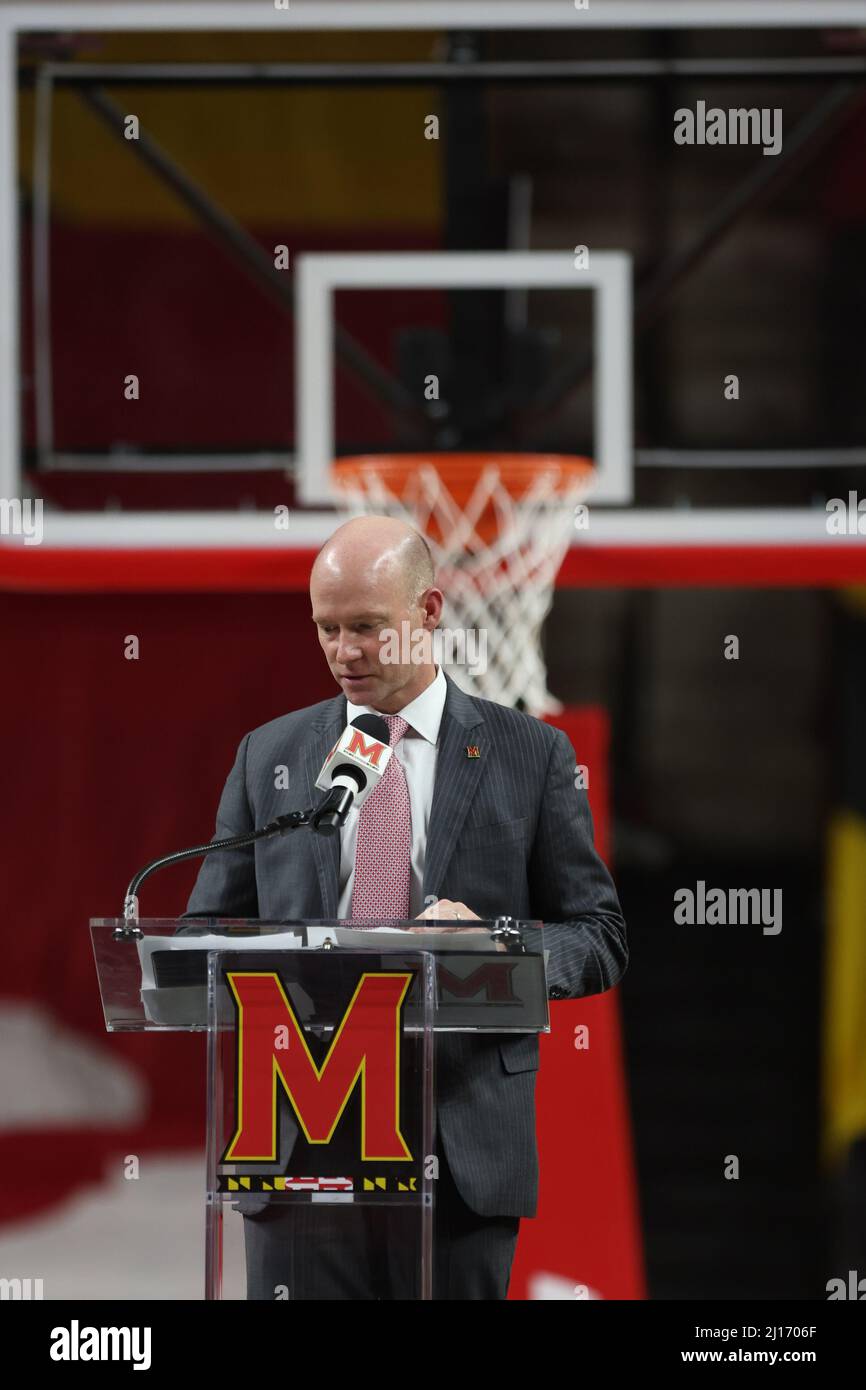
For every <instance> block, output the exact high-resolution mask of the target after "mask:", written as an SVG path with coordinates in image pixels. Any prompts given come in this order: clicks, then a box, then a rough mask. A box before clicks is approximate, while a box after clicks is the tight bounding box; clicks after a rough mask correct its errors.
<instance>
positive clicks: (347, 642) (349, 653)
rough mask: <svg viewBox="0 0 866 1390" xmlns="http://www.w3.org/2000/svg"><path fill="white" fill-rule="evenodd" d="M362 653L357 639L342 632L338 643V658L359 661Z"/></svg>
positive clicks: (339, 659)
mask: <svg viewBox="0 0 866 1390" xmlns="http://www.w3.org/2000/svg"><path fill="white" fill-rule="evenodd" d="M360 655H361V648H360V647H359V645H358V642H357V639H353V638H351V637H349V636H344V635H343V634H342V633H341V634H340V640H339V641H338V643H337V660H338V661H357V659H358V657H359V656H360Z"/></svg>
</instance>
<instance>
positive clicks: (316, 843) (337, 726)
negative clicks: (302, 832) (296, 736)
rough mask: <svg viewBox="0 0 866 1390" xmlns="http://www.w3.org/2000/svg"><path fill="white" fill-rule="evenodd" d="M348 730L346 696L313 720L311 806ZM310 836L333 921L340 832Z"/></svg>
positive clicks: (325, 907) (308, 752)
mask: <svg viewBox="0 0 866 1390" xmlns="http://www.w3.org/2000/svg"><path fill="white" fill-rule="evenodd" d="M345 727H346V697H345V695H337V696H335V697H334V699H333V700H331V701H329V703H328V704H327V705H326V706H325V708H324V709H323V710H322V712H321V713H320V714H319V715H318V717H317V718H316V719H315V720H314V721H313V724H312V733H313V737H312V738H311V739H310V742H309V743H308V744H307V746H306V747H305V749H304V771H305V774H306V783H307V798H306V802H305V805H307V806H315V804H316V802H317V801H318V800H319V798H320V797H321V796H322V792H320V791H319V789H318V787H317V786H316V778H317V777H318V775H319V773H320V771H321V768H322V763H323V762H324V761H325V758H326V757H327V756H328V754H329V753H330V751H331V749H332V748H333V746H334V744H335V743H336V742H337V739H338V738H339V737H340V734H341V733H342V732H343V730H344V729H345ZM307 833H308V834H309V835H310V836H311V838H312V841H313V856H314V858H315V861H316V873H317V874H318V878H319V891H320V892H321V895H322V916H323V917H324V918H325V919H326V920H330V919H333V918H335V917H336V915H337V907H338V904H339V896H340V833H339V831H337V832H336V834H334V835H318V834H317V833H316V831H315V830H310V831H308V832H307Z"/></svg>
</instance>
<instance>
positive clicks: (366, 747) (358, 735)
mask: <svg viewBox="0 0 866 1390" xmlns="http://www.w3.org/2000/svg"><path fill="white" fill-rule="evenodd" d="M391 752H392V750H391V747H390V745H389V743H388V725H387V724H386V723H385V721H384V719H383V718H382V716H381V715H380V714H359V715H358V717H357V719H353V720H352V723H351V724H350V725H349V726H348V728H347V729H344V730H343V733H342V735H341V736H340V738H339V739H338V741H337V742H336V743H335V744H334V746H333V748H332V749H331V751H330V753H329V754H328V756H327V758H326V759H325V761H324V763H323V764H322V770H321V772H320V773H319V775H318V777H317V778H316V783H315V785H316V786H317V787H318V788H319V790H320V791H324V792H327V795H326V796H325V797H324V798H323V800H322V801H321V802H320V804H319V805H318V806H317V807H316V809H315V811H314V812H313V815H312V819H311V821H310V824H311V825H312V827H313V829H314V830H317V831H318V832H319V834H320V835H333V834H334V833H335V832H336V831H338V830H339V829H340V828H341V827H342V825H343V824H344V822H345V819H346V816H347V815H348V813H349V809H350V808H351V807H352V806H357V807H358V809H359V810H360V808H361V807H362V806H363V804H364V802H365V801H366V800H367V797H368V796H369V795H370V793H371V792H372V791H373V790H375V788H376V787H377V786H378V785H379V782H380V781H381V779H382V777H383V775H384V772H385V769H386V768H387V766H388V763H389V761H390V758H391Z"/></svg>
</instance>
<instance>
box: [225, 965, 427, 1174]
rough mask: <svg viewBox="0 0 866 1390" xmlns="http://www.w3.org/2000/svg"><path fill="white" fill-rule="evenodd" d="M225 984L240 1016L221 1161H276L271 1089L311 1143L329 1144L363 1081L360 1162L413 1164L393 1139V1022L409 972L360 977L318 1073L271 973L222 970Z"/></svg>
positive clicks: (396, 1023)
mask: <svg viewBox="0 0 866 1390" xmlns="http://www.w3.org/2000/svg"><path fill="white" fill-rule="evenodd" d="M226 980H227V981H228V985H229V988H230V989H231V991H232V994H233V995H234V998H235V1002H236V1004H237V1010H238V1022H237V1050H238V1068H237V1128H236V1130H235V1135H234V1138H233V1139H232V1141H231V1143H230V1144H229V1146H228V1148H227V1149H226V1151H225V1154H224V1155H223V1159H222V1161H223V1162H224V1163H272V1162H275V1161H276V1160H277V1157H278V1155H277V1083H278V1082H280V1083H281V1084H282V1086H283V1089H284V1091H285V1093H286V1095H287V1096H288V1098H289V1101H290V1103H291V1105H292V1109H293V1110H294V1112H295V1115H296V1116H297V1119H298V1123H299V1124H300V1126H301V1129H302V1130H303V1132H304V1134H305V1136H306V1138H307V1142H308V1143H310V1144H329V1143H330V1141H331V1138H332V1136H333V1134H334V1131H335V1129H336V1128H337V1125H338V1123H339V1121H340V1117H341V1115H342V1114H343V1111H344V1110H345V1108H346V1105H347V1104H348V1101H349V1097H350V1096H351V1094H352V1091H353V1090H354V1088H355V1086H356V1085H357V1084H358V1083H359V1082H360V1086H361V1158H362V1159H363V1160H364V1161H368V1160H371V1159H375V1160H388V1161H392V1160H394V1161H401V1160H402V1161H411V1159H412V1154H411V1153H410V1152H409V1148H408V1146H407V1144H406V1141H405V1140H404V1138H403V1135H402V1134H401V1132H400V1024H401V1010H402V1006H403V1000H404V998H405V996H406V991H407V990H408V988H409V985H410V983H411V981H412V974H411V972H406V971H398V972H394V973H390V972H387V971H382V972H374V971H370V972H369V973H364V974H363V975H362V976H361V978H360V979H359V981H358V985H357V988H356V989H355V993H354V994H353V995H352V998H351V1000H350V1002H349V1006H348V1008H347V1009H346V1012H345V1014H344V1015H343V1017H342V1019H341V1020H340V1024H339V1027H338V1028H337V1030H336V1032H335V1034H334V1037H333V1040H332V1042H331V1046H330V1048H329V1049H328V1054H327V1056H326V1057H325V1060H324V1061H323V1063H322V1065H321V1067H317V1066H316V1063H315V1062H314V1060H313V1058H312V1056H311V1054H310V1049H309V1047H308V1046H307V1040H306V1038H305V1037H304V1030H303V1028H302V1027H301V1026H300V1024H299V1023H298V1020H297V1018H296V1017H295V1012H294V1010H293V1008H292V1006H291V1003H290V1002H289V1000H288V999H287V997H286V993H285V990H284V989H283V984H282V981H281V980H280V978H279V976H278V975H277V973H276V971H273V970H263V971H240V970H239V971H227V972H226ZM282 1038H285V1039H286V1043H285V1044H283V1045H282V1046H278V1040H281V1039H282Z"/></svg>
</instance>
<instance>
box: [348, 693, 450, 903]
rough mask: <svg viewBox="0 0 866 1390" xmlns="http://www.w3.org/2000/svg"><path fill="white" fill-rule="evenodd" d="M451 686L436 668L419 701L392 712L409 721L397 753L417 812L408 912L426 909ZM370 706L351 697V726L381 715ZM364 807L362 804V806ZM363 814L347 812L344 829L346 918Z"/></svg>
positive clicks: (413, 817)
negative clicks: (430, 832)
mask: <svg viewBox="0 0 866 1390" xmlns="http://www.w3.org/2000/svg"><path fill="white" fill-rule="evenodd" d="M447 694H448V687H447V685H446V683H445V675H444V673H443V671H442V667H441V666H437V667H436V675H435V677H434V679H433V680H432V681H431V682H430V684H429V685H428V686H427V689H426V690H422V691H421V694H420V695H417V696H416V697H415V699H414V700H410V701H409V704H408V705H404V706H403V708H402V709H400V710H389V713H393V714H399V716H400V718H401V719H405V720H406V722H407V723H408V725H409V728H408V729H407V730H406V732H405V734H404V735H403V738H402V740H401V742H400V743H399V744H398V745H397V748H396V750H395V752H394V753H393V754H392V757H395V758H399V760H400V762H401V763H402V764H403V768H404V770H405V772H406V785H407V787H408V789H409V807H410V810H411V815H412V873H411V878H410V887H409V904H410V906H409V915H410V917H417V916H418V915H419V913H421V912H423V910H424V900H423V897H422V892H421V890H422V885H423V882H424V860H425V857H426V852H427V828H428V826H429V823H430V807H431V806H432V804H433V784H434V782H435V780H436V758H437V754H438V751H439V749H438V744H439V727H440V725H441V723H442V711H443V710H444V708H445V697H446V695H447ZM380 713H381V711H379V710H374V709H372V708H371V706H370V705H353V704H352V702H351V700H348V699H347V701H346V723H347V724H351V722H352V720H353V719H356V718H357V717H358V715H359V714H380ZM362 809H363V808H362ZM358 815H359V812H358V811H357V809H356V808H355V807H354V806H353V807H352V808H351V810H350V811H349V814H348V815H347V816H346V819H345V821H344V823H343V827H342V829H341V831H340V898H339V902H338V904H337V916H338V917H340V918H343V919H346V918H349V917H351V915H352V911H351V903H352V889H353V887H354V883H355V850H356V848H357V844H358Z"/></svg>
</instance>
